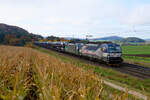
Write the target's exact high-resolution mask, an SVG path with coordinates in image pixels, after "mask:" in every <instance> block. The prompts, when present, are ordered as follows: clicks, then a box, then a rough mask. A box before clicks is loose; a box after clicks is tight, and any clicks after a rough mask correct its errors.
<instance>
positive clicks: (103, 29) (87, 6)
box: [0, 0, 150, 39]
mask: <svg viewBox="0 0 150 100" xmlns="http://www.w3.org/2000/svg"><path fill="white" fill-rule="evenodd" d="M149 12H150V0H0V23H5V24H9V25H16V26H19V27H22V28H24V29H26V30H28V31H29V32H31V33H34V34H40V35H43V36H50V35H54V36H60V37H75V38H86V35H92V37H91V38H98V37H105V36H122V37H140V38H143V39H147V38H150V13H149Z"/></svg>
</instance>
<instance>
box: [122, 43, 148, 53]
mask: <svg viewBox="0 0 150 100" xmlns="http://www.w3.org/2000/svg"><path fill="white" fill-rule="evenodd" d="M121 48H122V51H123V54H150V46H148V45H144V46H122V47H121Z"/></svg>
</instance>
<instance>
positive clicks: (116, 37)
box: [93, 36, 123, 41]
mask: <svg viewBox="0 0 150 100" xmlns="http://www.w3.org/2000/svg"><path fill="white" fill-rule="evenodd" d="M122 39H123V38H122V37H119V36H109V37H103V38H95V39H93V40H101V41H114V40H122Z"/></svg>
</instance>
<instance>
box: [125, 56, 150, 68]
mask: <svg viewBox="0 0 150 100" xmlns="http://www.w3.org/2000/svg"><path fill="white" fill-rule="evenodd" d="M123 59H124V61H125V62H129V63H132V64H137V65H141V66H145V67H150V58H148V57H138V56H123Z"/></svg>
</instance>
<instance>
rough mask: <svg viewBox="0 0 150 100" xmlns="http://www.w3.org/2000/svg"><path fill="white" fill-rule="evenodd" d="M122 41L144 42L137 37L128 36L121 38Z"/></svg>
mask: <svg viewBox="0 0 150 100" xmlns="http://www.w3.org/2000/svg"><path fill="white" fill-rule="evenodd" d="M122 42H124V43H144V42H145V40H143V39H140V38H137V37H128V38H125V39H123V40H122Z"/></svg>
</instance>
